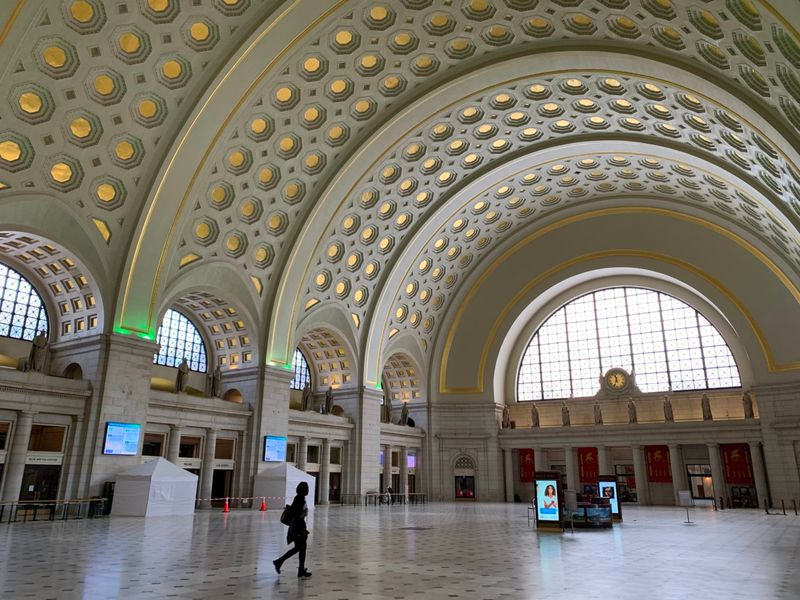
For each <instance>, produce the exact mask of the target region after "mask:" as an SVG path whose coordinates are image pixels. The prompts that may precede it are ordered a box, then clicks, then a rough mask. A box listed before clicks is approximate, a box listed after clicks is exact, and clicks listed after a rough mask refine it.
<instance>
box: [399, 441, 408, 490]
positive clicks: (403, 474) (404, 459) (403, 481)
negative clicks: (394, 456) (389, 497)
mask: <svg viewBox="0 0 800 600" xmlns="http://www.w3.org/2000/svg"><path fill="white" fill-rule="evenodd" d="M397 493H398V494H400V495H402V496H403V501H404V502H405V500H406V496H407V495H408V448H407V447H406V446H403V447H402V448H400V489H399V490H397Z"/></svg>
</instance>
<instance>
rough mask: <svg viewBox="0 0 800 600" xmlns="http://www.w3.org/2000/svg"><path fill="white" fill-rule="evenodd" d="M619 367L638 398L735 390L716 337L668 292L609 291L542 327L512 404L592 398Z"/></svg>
mask: <svg viewBox="0 0 800 600" xmlns="http://www.w3.org/2000/svg"><path fill="white" fill-rule="evenodd" d="M614 367H618V368H621V369H625V370H626V371H627V372H628V373H633V374H634V377H635V381H636V385H637V387H638V388H639V389H640V390H641V391H642V392H644V393H651V392H664V391H669V390H672V391H686V390H706V389H718V388H732V387H739V386H740V385H741V381H740V379H739V370H738V368H737V366H736V361H735V360H734V358H733V354H732V353H731V351H730V348H729V347H728V345H727V344H726V343H725V340H724V339H723V338H722V336H721V335H720V333H719V331H717V329H716V328H715V327H714V326H713V325H712V324H711V323H710V322H709V321H708V319H706V318H705V317H704V316H703V315H701V314H700V313H699V312H697V311H696V310H695V309H694V308H692V307H691V306H689V305H688V304H686V303H685V302H683V301H681V300H678V299H677V298H674V297H672V296H670V295H668V294H664V293H662V292H656V291H653V290H647V289H642V288H632V287H625V288H610V289H606V290H601V291H597V292H592V293H590V294H586V295H585V296H581V297H579V298H576V299H575V300H572V301H571V302H569V303H568V304H565V305H564V306H562V307H561V308H560V309H558V310H557V311H556V312H554V313H553V314H552V315H550V317H548V319H547V320H546V321H545V322H544V323H542V325H541V326H540V327H539V329H538V330H537V331H536V333H535V334H534V336H533V338H532V339H531V341H530V343H529V344H528V347H527V349H526V350H525V353H524V354H523V356H522V362H521V363H520V367H519V372H518V376H517V400H518V401H526V400H550V399H561V398H570V397H588V396H594V395H595V394H596V393H597V391H598V390H599V389H600V378H601V376H602V375H603V374H604V373H605V372H606V371H608V370H609V369H611V368H614Z"/></svg>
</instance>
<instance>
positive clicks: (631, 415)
mask: <svg viewBox="0 0 800 600" xmlns="http://www.w3.org/2000/svg"><path fill="white" fill-rule="evenodd" d="M638 422H639V419H638V417H637V416H636V403H635V402H634V401H633V398H629V399H628V424H629V425H632V424H634V423H638Z"/></svg>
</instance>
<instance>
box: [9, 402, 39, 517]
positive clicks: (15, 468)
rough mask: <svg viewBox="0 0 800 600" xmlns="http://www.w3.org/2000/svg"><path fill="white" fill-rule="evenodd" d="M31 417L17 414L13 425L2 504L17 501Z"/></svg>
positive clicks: (23, 469)
mask: <svg viewBox="0 0 800 600" xmlns="http://www.w3.org/2000/svg"><path fill="white" fill-rule="evenodd" d="M33 415H34V413H33V412H30V411H26V410H24V411H20V412H19V413H17V421H16V423H15V424H14V438H13V439H12V441H11V448H10V449H9V452H8V454H7V455H6V465H5V474H4V479H5V484H4V486H3V501H4V502H16V501H17V500H19V493H20V488H21V487H22V476H23V475H24V474H25V459H26V458H27V456H28V444H29V443H30V440H31V427H32V426H33Z"/></svg>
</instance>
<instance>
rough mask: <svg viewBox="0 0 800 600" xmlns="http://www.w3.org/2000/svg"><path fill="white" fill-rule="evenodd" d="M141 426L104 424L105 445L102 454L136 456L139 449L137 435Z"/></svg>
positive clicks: (134, 424) (133, 424)
mask: <svg viewBox="0 0 800 600" xmlns="http://www.w3.org/2000/svg"><path fill="white" fill-rule="evenodd" d="M141 430H142V426H141V425H139V424H138V423H114V422H112V421H109V422H108V423H106V443H105V445H104V446H103V454H118V455H121V456H136V451H137V450H138V449H139V433H140V432H141Z"/></svg>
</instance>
